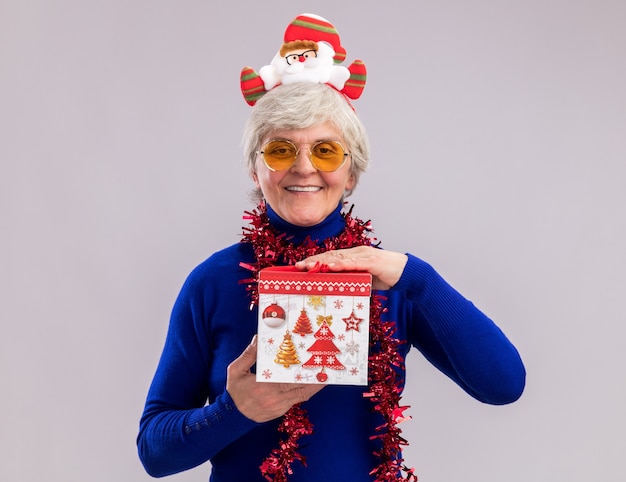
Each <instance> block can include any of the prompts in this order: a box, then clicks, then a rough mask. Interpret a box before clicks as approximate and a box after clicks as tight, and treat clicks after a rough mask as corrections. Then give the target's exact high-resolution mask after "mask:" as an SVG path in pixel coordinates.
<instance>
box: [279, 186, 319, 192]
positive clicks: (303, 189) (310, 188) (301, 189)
mask: <svg viewBox="0 0 626 482" xmlns="http://www.w3.org/2000/svg"><path fill="white" fill-rule="evenodd" d="M320 189H321V187H316V186H288V187H287V191H296V192H314V191H319V190H320Z"/></svg>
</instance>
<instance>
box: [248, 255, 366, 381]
mask: <svg viewBox="0 0 626 482" xmlns="http://www.w3.org/2000/svg"><path fill="white" fill-rule="evenodd" d="M371 287H372V277H371V275H369V274H368V273H362V272H358V273H353V272H342V273H321V272H302V271H298V270H296V269H295V268H294V267H292V266H290V267H286V266H285V267H272V268H266V269H263V270H261V272H260V273H259V285H258V290H259V291H258V292H259V303H258V310H259V316H258V351H257V367H256V373H257V375H256V379H257V381H259V382H287V383H324V384H329V385H367V383H368V378H367V375H368V372H367V362H368V347H369V309H370V296H371ZM268 321H269V322H268ZM333 322H334V323H333ZM360 348H361V349H360Z"/></svg>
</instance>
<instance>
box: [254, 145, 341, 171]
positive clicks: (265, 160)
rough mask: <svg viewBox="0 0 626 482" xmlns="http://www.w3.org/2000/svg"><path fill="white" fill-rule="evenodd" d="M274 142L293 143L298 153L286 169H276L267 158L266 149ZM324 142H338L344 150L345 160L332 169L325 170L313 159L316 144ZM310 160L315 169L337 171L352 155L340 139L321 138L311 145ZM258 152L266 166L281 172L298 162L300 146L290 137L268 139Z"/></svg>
mask: <svg viewBox="0 0 626 482" xmlns="http://www.w3.org/2000/svg"><path fill="white" fill-rule="evenodd" d="M272 142H285V143H287V144H291V145H292V146H293V147H294V148H295V150H296V155H295V156H294V158H293V161H291V164H289V166H287V167H286V168H285V169H275V168H273V167H272V166H270V165H269V164H268V163H267V159H266V158H265V149H266V148H267V146H269V145H270V144H271V143H272ZM324 143H333V144H338V145H339V147H341V150H342V151H343V160H342V161H341V162H340V163H339V165H338V166H337V167H336V168H335V169H333V170H331V171H328V170H324V169H320V168H319V167H318V166H317V165H316V164H315V161H314V160H313V149H315V146H318V145H320V144H324ZM308 150H309V162H310V163H311V164H312V165H313V167H314V168H315V169H317V170H318V171H320V172H335V171H337V170H338V169H341V167H342V166H343V165H344V164H345V163H346V159H348V156H349V155H350V153H349V152H346V148H345V147H343V144H342V143H341V142H339V141H330V140H321V141H318V142H316V143H315V144H313V145H312V146H311V147H309V149H308ZM257 153H258V154H261V156H262V157H263V163H264V164H265V166H266V167H267V168H268V169H269V170H270V171H272V172H281V171H286V170H288V169H291V167H293V165H294V164H295V163H296V161H297V160H298V154H300V148H299V147H298V146H296V145H295V144H294V143H293V142H291V141H290V140H288V139H271V140H269V141H267V142H266V143H265V145H264V146H263V148H262V150H260V151H257Z"/></svg>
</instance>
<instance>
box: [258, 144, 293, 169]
mask: <svg viewBox="0 0 626 482" xmlns="http://www.w3.org/2000/svg"><path fill="white" fill-rule="evenodd" d="M297 154H298V149H297V148H296V146H294V145H293V144H292V143H291V142H287V141H272V142H268V143H267V144H266V145H265V147H264V148H263V159H264V160H265V164H267V167H269V168H270V169H272V170H274V171H284V170H285V169H288V168H289V167H291V165H292V164H293V162H294V161H295V160H296V156H297Z"/></svg>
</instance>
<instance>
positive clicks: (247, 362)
mask: <svg viewBox="0 0 626 482" xmlns="http://www.w3.org/2000/svg"><path fill="white" fill-rule="evenodd" d="M256 352H257V335H254V337H253V338H252V341H251V342H250V344H249V345H248V346H247V347H246V349H245V350H244V351H243V352H242V353H241V355H239V357H237V358H236V359H234V360H233V361H232V362H231V364H230V365H229V367H228V370H229V371H231V370H232V371H233V372H239V373H250V368H252V365H254V364H255V363H256Z"/></svg>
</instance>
